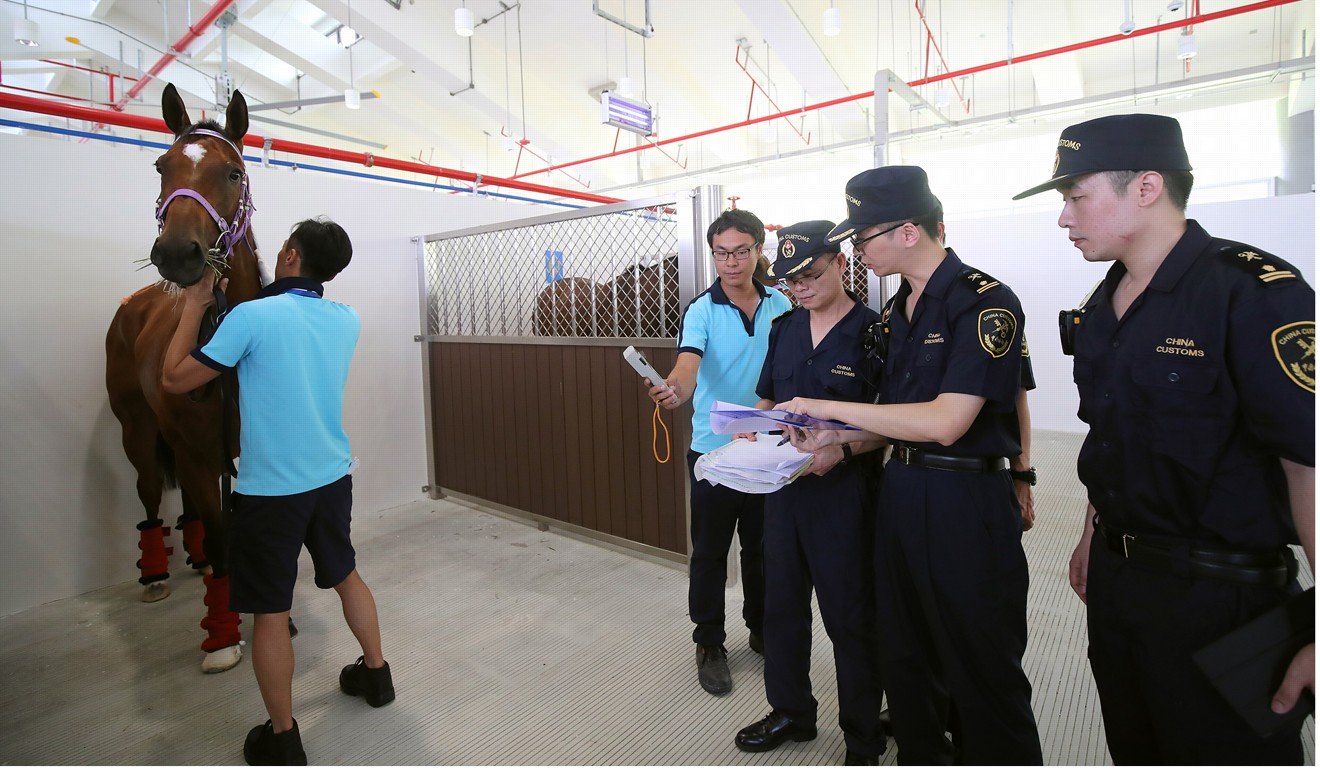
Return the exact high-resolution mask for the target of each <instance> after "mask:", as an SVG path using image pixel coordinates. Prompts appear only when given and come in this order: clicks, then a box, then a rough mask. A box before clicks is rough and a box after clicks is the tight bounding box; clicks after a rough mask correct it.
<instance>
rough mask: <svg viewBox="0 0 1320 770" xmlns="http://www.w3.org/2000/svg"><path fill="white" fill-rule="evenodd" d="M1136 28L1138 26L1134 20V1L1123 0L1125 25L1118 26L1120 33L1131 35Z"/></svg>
mask: <svg viewBox="0 0 1320 770" xmlns="http://www.w3.org/2000/svg"><path fill="white" fill-rule="evenodd" d="M1136 28H1137V24H1136V22H1134V21H1133V20H1132V0H1123V23H1122V24H1120V25H1118V31H1119V32H1120V33H1122V34H1124V35H1131V34H1132V32H1133V31H1134V30H1136Z"/></svg>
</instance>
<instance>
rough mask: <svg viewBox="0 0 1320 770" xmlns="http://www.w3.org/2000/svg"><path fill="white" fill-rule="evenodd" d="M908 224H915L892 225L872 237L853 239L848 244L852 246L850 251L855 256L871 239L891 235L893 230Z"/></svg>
mask: <svg viewBox="0 0 1320 770" xmlns="http://www.w3.org/2000/svg"><path fill="white" fill-rule="evenodd" d="M910 224H915V223H913V222H899V223H898V224H896V225H894V226H893V227H887V228H885V229H884V230H881V231H880V232H878V233H875V234H873V235H868V236H866V237H865V238H853V239H852V240H851V241H849V243H851V244H852V250H853V253H854V254H856V253H857V252H859V251H861V250H862V246H863V245H865V243H866V242H867V241H869V240H871V239H872V238H879V237H880V236H882V235H884V234H885V233H892V232H894V231H895V230H897V229H898V228H900V227H902V226H903V225H910Z"/></svg>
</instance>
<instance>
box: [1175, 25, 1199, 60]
mask: <svg viewBox="0 0 1320 770" xmlns="http://www.w3.org/2000/svg"><path fill="white" fill-rule="evenodd" d="M1195 57H1196V38H1195V37H1194V36H1193V35H1192V33H1191V32H1184V33H1182V34H1181V35H1179V36H1178V59H1179V60H1181V61H1187V60H1188V59H1193V58H1195Z"/></svg>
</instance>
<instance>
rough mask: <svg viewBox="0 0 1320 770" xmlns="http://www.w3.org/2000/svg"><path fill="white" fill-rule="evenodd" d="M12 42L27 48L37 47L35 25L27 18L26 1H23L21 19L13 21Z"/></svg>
mask: <svg viewBox="0 0 1320 770" xmlns="http://www.w3.org/2000/svg"><path fill="white" fill-rule="evenodd" d="M14 42H15V43H18V44H19V45H25V46H27V47H28V48H36V47H37V23H36V22H35V21H33V20H31V19H29V18H28V5H27V0H23V18H21V19H14Z"/></svg>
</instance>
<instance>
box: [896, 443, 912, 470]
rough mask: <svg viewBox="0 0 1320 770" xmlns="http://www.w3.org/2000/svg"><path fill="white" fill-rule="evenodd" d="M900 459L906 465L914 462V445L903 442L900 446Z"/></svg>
mask: <svg viewBox="0 0 1320 770" xmlns="http://www.w3.org/2000/svg"><path fill="white" fill-rule="evenodd" d="M898 461H899V462H901V463H903V464H904V465H911V464H912V447H910V446H908V445H907V444H902V445H900V446H899V447H898Z"/></svg>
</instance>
